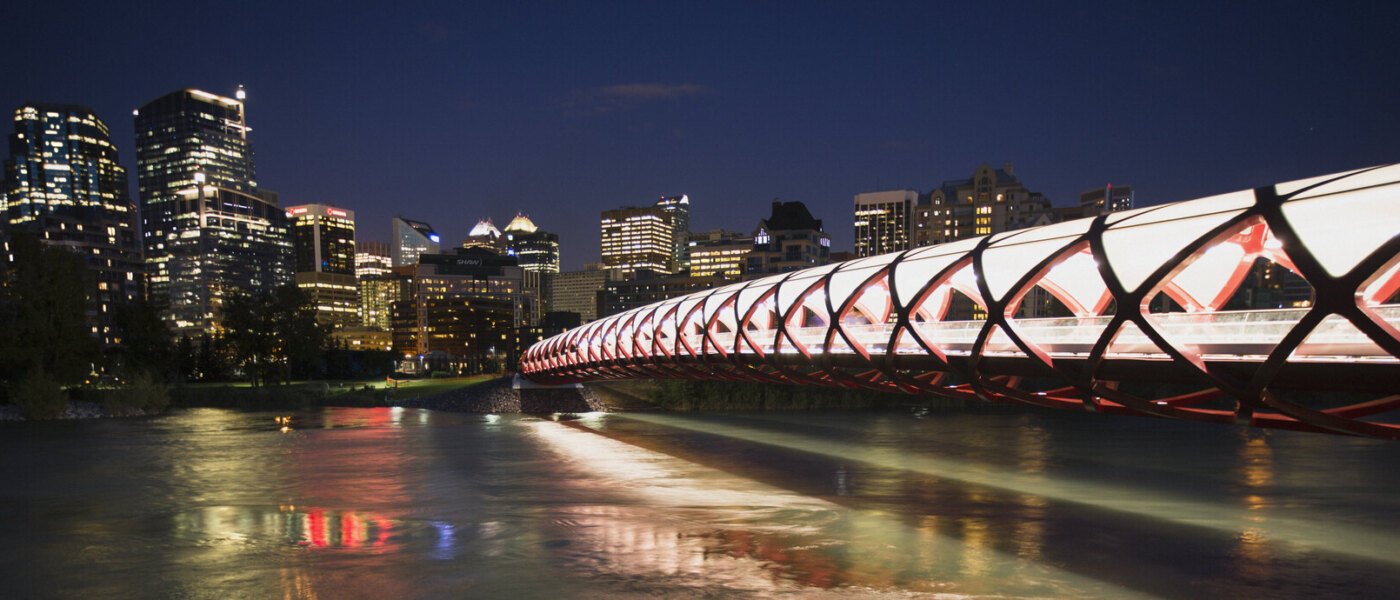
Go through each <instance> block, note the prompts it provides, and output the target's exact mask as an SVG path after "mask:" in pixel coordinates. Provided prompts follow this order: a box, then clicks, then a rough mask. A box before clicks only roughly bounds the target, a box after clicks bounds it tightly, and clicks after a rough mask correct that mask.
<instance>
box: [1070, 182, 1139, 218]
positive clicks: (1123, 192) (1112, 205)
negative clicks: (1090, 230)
mask: <svg viewBox="0 0 1400 600" xmlns="http://www.w3.org/2000/svg"><path fill="white" fill-rule="evenodd" d="M1079 206H1081V207H1085V208H1086V209H1088V210H1086V211H1085V212H1086V213H1087V212H1089V210H1093V214H1095V215H1097V214H1100V213H1106V212H1118V211H1121V210H1132V209H1133V186H1131V185H1120V186H1117V187H1115V186H1114V185H1113V184H1111V183H1110V184H1108V185H1105V186H1103V187H1101V188H1095V189H1092V190H1089V191H1087V192H1080V193H1079ZM1086 216H1089V215H1087V214H1086Z"/></svg>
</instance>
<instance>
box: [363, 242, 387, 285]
mask: <svg viewBox="0 0 1400 600" xmlns="http://www.w3.org/2000/svg"><path fill="white" fill-rule="evenodd" d="M393 266H394V259H393V257H392V254H391V251H390V250H389V245H388V244H386V243H384V242H360V241H357V242H355V277H357V278H359V279H364V278H366V277H372V276H374V275H383V274H385V273H388V272H389V269H390V268H391V267H393Z"/></svg>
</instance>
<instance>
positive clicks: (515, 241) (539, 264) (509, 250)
mask: <svg viewBox="0 0 1400 600" xmlns="http://www.w3.org/2000/svg"><path fill="white" fill-rule="evenodd" d="M503 235H504V236H505V248H506V254H508V255H510V256H514V257H515V260H516V262H517V263H518V264H519V265H520V268H522V269H525V270H526V271H533V272H536V273H543V274H554V273H558V272H559V236H558V235H556V234H553V233H549V232H547V231H541V230H540V228H538V227H536V226H535V223H534V222H533V221H531V220H530V219H529V218H528V217H526V216H525V215H516V216H515V218H514V219H511V221H510V224H508V225H506V228H505V232H504V233H503Z"/></svg>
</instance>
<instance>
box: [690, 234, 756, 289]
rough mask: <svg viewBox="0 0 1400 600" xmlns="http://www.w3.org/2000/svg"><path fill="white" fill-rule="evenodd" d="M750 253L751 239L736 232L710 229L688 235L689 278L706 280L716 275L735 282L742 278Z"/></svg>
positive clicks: (751, 247)
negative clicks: (704, 278) (732, 279)
mask: <svg viewBox="0 0 1400 600" xmlns="http://www.w3.org/2000/svg"><path fill="white" fill-rule="evenodd" d="M750 250H753V238H752V237H751V236H749V235H748V234H745V233H740V232H738V231H725V230H723V229H713V230H710V231H706V232H704V233H692V234H690V251H689V252H688V253H687V254H688V255H689V256H690V271H689V273H690V275H691V276H694V277H707V276H710V275H719V276H723V277H730V278H734V279H738V278H739V277H741V276H743V274H744V262H745V259H747V257H748V255H749V251H750Z"/></svg>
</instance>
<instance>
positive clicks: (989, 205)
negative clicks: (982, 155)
mask: <svg viewBox="0 0 1400 600" xmlns="http://www.w3.org/2000/svg"><path fill="white" fill-rule="evenodd" d="M1054 221H1055V217H1054V213H1053V211H1052V209H1051V206H1050V201H1049V200H1047V199H1046V198H1045V196H1043V195H1041V194H1040V193H1039V192H1032V191H1030V190H1029V189H1027V188H1026V186H1025V185H1024V184H1022V183H1021V180H1020V179H1018V178H1017V177H1016V175H1015V173H1014V171H1013V170H1012V165H1011V163H1006V164H1005V165H1003V167H1002V168H1000V169H993V168H992V167H991V166H989V165H987V164H986V163H983V164H982V166H980V167H977V168H976V169H975V170H974V171H973V173H972V177H970V178H968V179H958V180H951V181H945V182H943V185H941V186H940V187H939V188H938V189H936V190H934V191H933V192H932V193H930V194H929V201H928V203H927V205H922V206H919V207H918V208H917V209H916V217H915V234H914V238H915V245H916V246H927V245H931V244H942V243H945V242H951V241H954V240H961V239H966V238H971V237H978V236H984V235H991V234H993V233H1000V232H1003V231H1008V230H1011V229H1022V228H1025V227H1035V226H1038V225H1048V224H1050V223H1053V222H1054Z"/></svg>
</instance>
